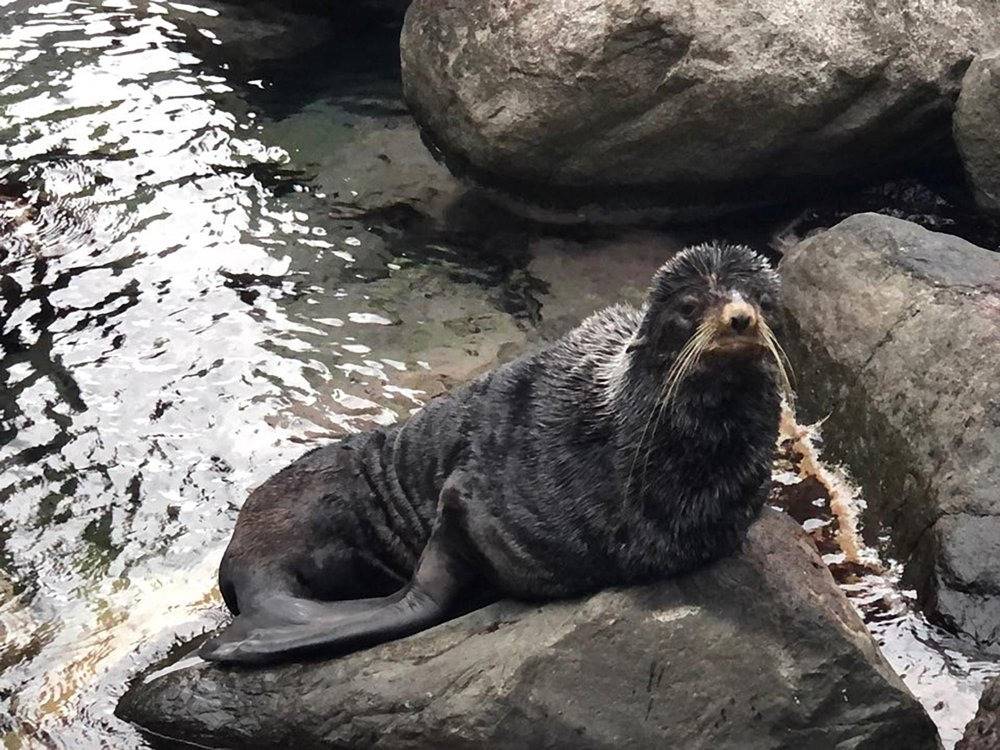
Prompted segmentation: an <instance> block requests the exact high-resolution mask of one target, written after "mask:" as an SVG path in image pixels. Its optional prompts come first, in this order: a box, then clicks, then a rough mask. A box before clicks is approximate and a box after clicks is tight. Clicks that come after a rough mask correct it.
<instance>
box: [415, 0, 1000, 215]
mask: <svg viewBox="0 0 1000 750" xmlns="http://www.w3.org/2000/svg"><path fill="white" fill-rule="evenodd" d="M998 29H1000V7H998V6H997V4H996V3H994V2H992V0H880V1H879V2H871V1H870V0H829V2H822V3H821V2H815V1H814V0H757V1H756V2H753V3H733V2H728V1H724V0H691V1H689V2H684V3H676V2H665V1H664V0H603V1H601V2H591V3H583V2H577V1H570V0H562V1H561V2H538V1H537V0H519V1H517V2H501V1H500V0H416V2H414V3H413V4H412V5H411V6H410V9H409V11H408V12H407V16H406V21H405V24H404V28H403V35H402V62H403V85H404V91H405V95H406V98H407V100H408V102H409V104H410V107H411V109H412V110H413V112H414V114H415V116H416V118H417V120H418V121H419V122H420V123H421V124H422V126H423V127H424V129H425V134H426V135H427V137H428V139H429V140H430V141H432V142H433V143H434V144H435V145H436V146H437V147H438V149H439V150H440V151H441V153H442V154H443V155H444V157H445V158H446V159H447V160H448V162H449V164H450V165H451V166H452V168H453V169H454V170H456V171H459V172H461V173H467V174H469V175H471V176H472V177H474V178H476V179H477V180H478V181H479V182H480V183H482V184H484V185H487V186H492V187H496V188H500V189H502V190H505V191H507V193H508V194H510V195H513V194H516V195H517V196H518V199H521V198H524V199H526V200H529V201H534V202H536V203H541V204H544V205H551V206H574V207H577V208H579V207H580V206H584V208H583V209H580V210H583V211H586V210H587V209H586V205H587V204H588V202H596V203H598V204H599V205H600V206H602V207H604V208H607V207H614V206H622V207H635V206H636V205H638V204H642V203H649V202H652V203H656V204H658V205H659V204H662V205H664V206H665V207H666V208H665V210H666V211H667V213H668V214H670V215H675V216H678V217H682V216H686V217H691V216H704V215H707V214H714V213H719V212H720V211H722V210H725V209H727V208H732V207H735V206H737V205H744V206H746V205H754V204H761V203H767V202H773V201H780V200H785V199H787V196H788V191H789V190H793V189H794V190H800V189H801V188H803V187H828V186H829V183H830V181H831V180H857V179H861V178H865V177H871V176H874V175H879V174H884V173H886V172H889V171H891V170H892V169H893V168H895V167H896V166H898V165H900V164H902V163H905V162H906V161H907V160H909V159H914V158H916V159H919V160H920V161H923V162H925V161H926V159H927V155H928V154H929V153H934V151H941V150H942V149H941V145H942V144H943V143H944V142H946V141H947V140H948V139H949V138H950V128H951V114H952V111H953V109H954V102H955V98H956V97H957V95H958V90H959V85H960V82H961V78H962V75H963V74H964V72H965V69H966V67H967V65H968V64H969V62H970V61H971V60H972V58H973V57H974V55H975V54H976V53H977V52H978V51H979V50H980V49H981V48H990V47H992V46H994V45H995V44H997V43H998V41H1000V32H998Z"/></svg>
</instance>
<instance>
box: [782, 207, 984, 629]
mask: <svg viewBox="0 0 1000 750" xmlns="http://www.w3.org/2000/svg"><path fill="white" fill-rule="evenodd" d="M781 272H782V276H783V278H784V280H785V286H786V303H787V306H788V309H789V312H790V313H791V318H792V321H791V322H792V325H791V329H792V330H791V334H792V335H791V336H790V337H789V340H790V343H791V348H790V354H791V355H792V359H793V362H794V364H795V365H796V370H797V372H798V373H799V381H800V382H799V389H798V391H799V396H800V399H801V400H802V406H803V407H804V409H805V413H806V415H807V416H808V417H810V418H821V417H824V416H828V419H827V420H826V422H825V423H824V436H825V439H826V444H827V449H828V450H827V455H828V456H829V457H833V458H836V459H840V460H843V461H845V462H846V463H847V464H848V465H849V466H850V468H851V470H852V472H853V474H854V475H855V477H856V478H857V479H858V481H859V482H860V483H861V484H862V486H863V487H864V490H865V494H866V497H867V499H868V501H869V503H870V504H871V506H872V507H873V508H874V510H875V512H876V514H877V515H878V516H879V517H880V518H881V519H882V520H883V522H884V523H885V525H886V526H887V527H888V529H889V530H890V531H891V533H892V536H893V540H894V542H895V545H896V547H897V550H898V553H899V556H900V558H901V559H902V560H905V561H906V562H907V574H906V575H907V579H908V580H909V582H910V583H911V584H912V585H914V586H915V587H916V589H917V591H918V594H919V597H920V600H921V603H922V604H923V606H924V607H925V608H926V610H927V611H928V612H929V613H930V614H932V615H933V616H934V617H936V618H937V619H938V621H940V622H943V623H944V624H946V625H947V626H949V627H951V628H957V629H960V630H962V631H964V632H966V633H969V634H971V635H972V636H974V637H975V638H977V639H978V640H980V641H981V642H983V643H985V644H990V645H991V647H993V648H997V647H1000V542H998V540H1000V390H998V387H997V380H996V367H997V362H1000V338H998V337H997V330H998V325H1000V257H998V256H997V255H996V254H994V253H990V252H988V251H986V250H983V249H982V248H978V247H976V246H975V245H972V244H970V243H968V242H965V241H964V240H961V239H958V238H956V237H952V236H950V235H946V234H939V233H934V232H929V231H927V230H925V229H922V228H920V227H918V226H916V225H915V224H911V223H909V222H905V221H901V220H898V219H893V218H889V217H885V216H879V215H876V214H861V215H857V216H854V217H851V218H850V219H847V220H845V221H843V222H841V223H840V224H838V225H837V226H836V227H834V228H832V229H830V230H828V231H825V232H822V233H820V234H817V235H815V236H813V237H811V238H809V239H807V240H805V241H804V242H802V243H800V244H799V245H797V246H796V247H795V248H793V249H792V250H791V251H790V252H789V253H788V254H787V255H786V256H785V258H784V260H783V262H782V265H781Z"/></svg>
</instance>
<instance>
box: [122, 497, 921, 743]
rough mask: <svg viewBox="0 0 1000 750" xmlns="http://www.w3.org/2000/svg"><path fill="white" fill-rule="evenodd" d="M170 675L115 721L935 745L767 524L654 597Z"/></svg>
mask: <svg viewBox="0 0 1000 750" xmlns="http://www.w3.org/2000/svg"><path fill="white" fill-rule="evenodd" d="M189 661H193V660H189ZM183 663H184V662H182V664H183ZM177 666H178V667H179V668H174V669H173V671H170V670H161V671H160V672H158V673H154V674H153V675H151V676H149V677H146V678H145V681H143V682H139V683H137V684H136V685H134V686H133V687H132V688H131V690H130V691H129V693H128V694H127V695H126V696H125V697H124V698H123V699H122V701H121V703H120V704H119V706H118V711H117V713H118V715H119V716H120V717H122V718H124V719H127V720H129V721H131V722H134V723H135V724H137V725H138V726H139V727H140V728H142V729H143V730H145V731H146V732H148V733H149V736H150V737H151V738H152V739H153V740H154V742H158V743H164V742H169V741H173V742H174V743H178V742H181V743H199V744H200V745H208V746H211V747H227V748H229V747H232V748H235V747H255V748H257V747H294V748H296V750H304V749H305V748H314V747H315V748H318V747H380V748H427V747H435V748H474V747H475V748H479V747H490V748H523V747H532V748H566V747H575V748H620V747H683V748H713V750H717V749H718V748H740V750H750V749H754V748H789V750H791V749H792V748H796V749H798V748H803V747H814V748H878V750H890V748H900V749H901V750H902V749H903V748H905V749H906V750H915V749H919V748H937V747H939V746H940V743H939V740H938V736H937V732H936V730H935V728H934V725H933V723H932V722H931V720H930V719H929V717H928V716H927V714H926V713H925V712H924V710H923V708H922V707H921V706H920V705H919V703H917V701H916V700H915V699H914V698H913V696H912V695H910V693H909V692H908V691H907V690H906V688H905V687H904V685H903V684H902V682H901V681H900V680H899V678H898V677H897V676H896V675H895V674H894V673H893V671H892V670H891V668H890V667H889V666H888V665H887V664H886V662H885V661H884V660H883V658H882V657H881V655H880V654H879V652H878V650H877V648H876V646H875V644H874V643H873V641H872V639H871V637H870V636H869V634H868V632H867V631H866V629H865V627H864V624H863V623H862V622H861V620H860V619H859V618H858V616H857V615H856V614H855V612H854V610H853V608H852V607H851V606H850V604H849V603H848V602H847V600H846V599H845V597H844V596H843V594H842V593H841V592H840V590H839V589H838V588H837V586H836V584H835V583H834V581H833V579H832V578H831V576H830V574H829V572H828V571H827V569H826V567H825V566H824V565H823V563H822V561H821V560H820V558H819V556H818V555H817V553H816V551H815V548H814V547H813V545H812V543H811V542H810V541H809V539H808V538H807V537H806V536H805V534H804V533H803V532H802V530H801V529H800V528H799V527H798V526H797V525H796V524H795V523H794V522H793V521H792V520H791V519H789V518H788V517H787V516H785V515H783V514H780V513H777V512H774V511H768V512H766V513H765V514H764V516H763V518H762V519H761V520H760V521H759V522H758V523H757V524H756V525H755V526H754V527H753V528H752V530H751V533H750V538H749V542H748V544H747V546H746V549H745V550H744V551H743V553H742V554H740V555H738V556H735V557H732V558H729V559H726V560H723V561H721V562H719V563H717V564H715V565H713V566H710V567H709V568H706V569H704V570H701V571H699V572H697V573H694V574H692V575H688V576H683V577H680V578H676V579H673V580H670V581H667V582H664V583H661V584H657V585H652V586H646V587H640V588H630V589H620V590H610V591H604V592H602V593H599V594H597V595H595V596H593V597H590V598H589V599H584V600H575V601H566V602H559V603H552V604H548V605H544V606H537V605H525V604H515V603H511V602H501V603H499V604H496V605H493V606H491V607H488V608H486V609H483V610H480V611H478V612H474V613H472V614H470V615H467V616H465V617H463V618H460V619H458V620H454V621H452V622H450V623H447V624H445V625H442V626H440V627H437V628H434V629H433V630H430V631H427V632H425V633H422V634H419V635H417V636H414V637H411V638H407V639H405V640H401V641H396V642H394V643H390V644H386V645H383V646H381V647H378V648H374V649H370V650H368V651H363V652H360V653H356V654H353V655H350V656H347V657H344V658H340V659H334V660H330V661H326V662H315V663H309V664H292V665H286V666H281V667H277V668H269V669H226V668H220V667H216V666H212V665H208V664H206V663H204V662H201V661H200V660H199V661H196V663H194V664H193V665H192V666H187V667H183V666H181V665H177ZM157 675H159V676H157ZM167 738H169V740H168V739H167Z"/></svg>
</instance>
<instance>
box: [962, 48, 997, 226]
mask: <svg viewBox="0 0 1000 750" xmlns="http://www.w3.org/2000/svg"><path fill="white" fill-rule="evenodd" d="M954 130H955V142H956V143H957V144H958V150H959V152H960V153H961V154H962V161H963V163H964V164H965V171H966V173H967V174H968V176H969V182H971V183H972V187H973V190H974V192H975V196H976V203H978V204H979V206H980V207H981V208H984V209H986V210H987V211H990V212H992V213H1000V52H992V53H990V54H986V55H980V56H979V57H977V58H976V59H975V60H974V61H973V63H972V65H970V66H969V70H968V72H966V74H965V78H964V79H963V81H962V93H961V95H960V96H959V97H958V105H957V107H956V108H955V121H954Z"/></svg>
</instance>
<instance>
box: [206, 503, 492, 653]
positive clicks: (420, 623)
mask: <svg viewBox="0 0 1000 750" xmlns="http://www.w3.org/2000/svg"><path fill="white" fill-rule="evenodd" d="M445 499H446V493H445V492H442V504H441V505H442V507H441V509H440V514H439V516H438V520H437V526H436V527H435V529H434V532H433V533H432V534H431V538H430V540H429V541H428V543H427V546H426V547H425V548H424V551H423V554H422V555H421V557H420V561H419V562H418V563H417V569H416V572H415V573H414V574H413V579H412V580H411V581H410V583H409V584H407V585H406V587H405V588H403V589H402V590H401V591H398V592H397V593H395V594H393V595H392V596H387V597H383V598H378V599H365V600H355V601H344V602H329V603H321V602H313V603H312V605H313V606H315V607H319V608H321V610H320V611H318V612H317V613H316V616H315V617H314V618H310V619H309V620H308V621H307V622H300V623H293V624H284V623H278V624H273V621H272V623H268V624H260V623H255V622H254V619H253V617H252V616H245V615H240V617H237V618H236V620H234V621H233V624H232V625H231V626H230V627H229V629H228V630H226V631H224V632H223V633H222V635H220V636H219V637H217V638H214V639H212V640H211V641H208V642H207V643H206V644H205V645H204V646H202V649H201V651H200V655H201V656H202V658H205V659H209V660H211V661H219V662H229V663H242V664H266V663H271V662H277V661H283V660H287V659H292V658H298V657H310V656H334V655H337V654H343V653H347V652H349V651H356V650H357V649H360V648H365V647H367V646H374V645H376V644H378V643H384V642H386V641H391V640H394V639H396V638H403V637H405V636H408V635H412V634H413V633H417V632H419V631H421V630H425V629H427V628H429V627H432V626H434V625H437V624H438V623H440V622H444V621H445V620H447V619H449V617H452V616H454V615H455V614H457V613H459V612H461V611H463V610H462V609H461V605H462V601H461V600H462V598H463V596H465V595H466V594H468V593H469V591H468V590H469V587H470V584H472V583H474V582H475V580H476V577H477V576H476V570H475V568H474V566H473V565H472V564H471V563H470V556H469V555H468V554H466V549H467V548H466V547H465V543H464V540H463V538H462V537H461V535H460V534H459V533H458V532H457V531H456V524H455V523H454V522H453V521H451V520H450V514H449V512H448V508H447V504H446V502H445Z"/></svg>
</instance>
